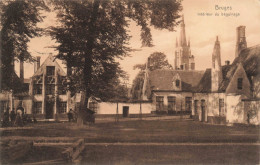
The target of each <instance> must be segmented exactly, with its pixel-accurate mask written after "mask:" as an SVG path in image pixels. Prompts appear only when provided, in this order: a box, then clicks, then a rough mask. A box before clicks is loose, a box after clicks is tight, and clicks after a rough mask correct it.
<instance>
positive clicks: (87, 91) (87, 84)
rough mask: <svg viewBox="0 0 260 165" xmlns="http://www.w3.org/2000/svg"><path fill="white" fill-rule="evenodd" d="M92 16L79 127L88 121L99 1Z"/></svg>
mask: <svg viewBox="0 0 260 165" xmlns="http://www.w3.org/2000/svg"><path fill="white" fill-rule="evenodd" d="M92 8H93V9H92V16H91V18H90V20H89V22H88V26H89V33H88V42H87V43H86V54H85V56H84V68H83V74H84V87H85V89H84V91H82V93H81V102H80V110H79V113H78V114H79V115H78V121H77V123H78V125H83V124H84V120H85V119H86V117H87V116H86V115H87V114H86V108H87V105H88V99H89V97H90V96H91V95H92V90H91V82H92V65H93V57H92V56H93V47H94V40H95V25H94V23H95V22H96V19H97V12H98V8H99V1H97V0H94V2H93V6H92Z"/></svg>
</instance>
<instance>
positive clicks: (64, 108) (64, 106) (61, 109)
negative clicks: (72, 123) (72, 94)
mask: <svg viewBox="0 0 260 165" xmlns="http://www.w3.org/2000/svg"><path fill="white" fill-rule="evenodd" d="M66 112H67V102H60V106H59V113H66Z"/></svg>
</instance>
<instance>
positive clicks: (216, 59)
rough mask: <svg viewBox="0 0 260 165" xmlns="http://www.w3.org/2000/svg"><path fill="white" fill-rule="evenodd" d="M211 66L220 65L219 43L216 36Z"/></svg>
mask: <svg viewBox="0 0 260 165" xmlns="http://www.w3.org/2000/svg"><path fill="white" fill-rule="evenodd" d="M212 67H213V68H217V67H218V68H220V67H221V55H220V43H219V40H218V36H217V37H216V41H215V46H214V49H213V54H212Z"/></svg>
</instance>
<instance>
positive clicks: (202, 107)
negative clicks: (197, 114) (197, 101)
mask: <svg viewBox="0 0 260 165" xmlns="http://www.w3.org/2000/svg"><path fill="white" fill-rule="evenodd" d="M205 104H206V103H205V100H201V121H202V122H205V115H206V113H205V108H206V105H205Z"/></svg>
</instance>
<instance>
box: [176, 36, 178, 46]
mask: <svg viewBox="0 0 260 165" xmlns="http://www.w3.org/2000/svg"><path fill="white" fill-rule="evenodd" d="M177 47H178V39H177V37H176V48H177Z"/></svg>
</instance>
